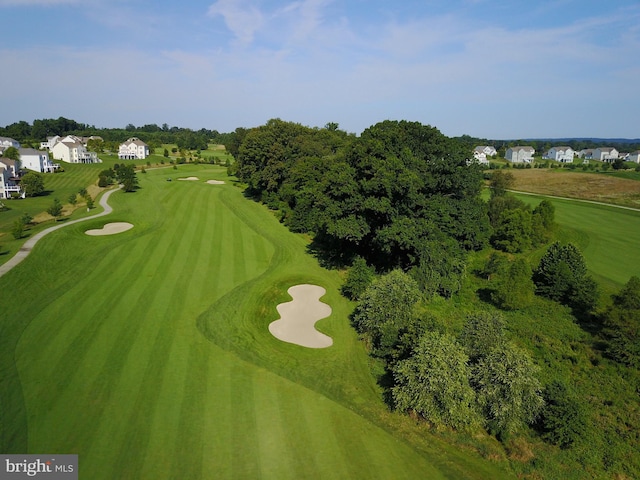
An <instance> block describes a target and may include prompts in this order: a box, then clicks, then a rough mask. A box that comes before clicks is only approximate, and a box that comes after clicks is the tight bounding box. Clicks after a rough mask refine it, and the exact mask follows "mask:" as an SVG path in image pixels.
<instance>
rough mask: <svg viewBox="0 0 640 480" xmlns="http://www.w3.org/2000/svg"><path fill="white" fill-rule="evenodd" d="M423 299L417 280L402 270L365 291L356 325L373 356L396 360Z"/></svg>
mask: <svg viewBox="0 0 640 480" xmlns="http://www.w3.org/2000/svg"><path fill="white" fill-rule="evenodd" d="M420 298H421V294H420V289H419V287H418V284H417V283H416V281H415V280H414V279H413V278H411V277H410V276H409V275H407V274H406V273H404V272H402V271H401V270H393V271H392V272H390V273H388V274H386V275H382V276H381V277H378V278H377V279H375V280H374V281H373V283H372V284H371V285H370V286H369V287H368V288H367V289H366V290H365V291H364V293H363V294H362V295H361V296H360V303H359V305H358V307H357V308H356V310H355V312H354V314H353V323H354V325H355V327H356V329H357V330H358V331H359V332H360V333H361V334H363V336H364V337H365V338H366V339H367V340H368V343H369V344H370V346H371V352H372V354H373V355H375V356H377V357H382V358H387V359H390V358H392V356H393V353H394V349H395V347H396V345H397V344H398V340H399V338H400V336H401V334H402V333H403V331H404V330H405V329H406V328H407V327H408V326H409V325H410V324H411V323H412V322H413V321H414V320H415V318H416V311H415V306H416V304H417V302H418V301H419V300H420Z"/></svg>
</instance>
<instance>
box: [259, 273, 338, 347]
mask: <svg viewBox="0 0 640 480" xmlns="http://www.w3.org/2000/svg"><path fill="white" fill-rule="evenodd" d="M287 292H288V293H289V295H291V298H293V300H292V301H290V302H287V303H281V304H280V305H278V306H277V307H276V308H277V310H278V313H279V314H280V319H278V320H276V321H275V322H271V324H269V331H270V332H271V334H272V335H273V336H274V337H276V338H277V339H279V340H282V341H283V342H288V343H295V344H296V345H301V346H303V347H309V348H326V347H330V346H331V345H333V339H332V338H331V337H329V336H328V335H325V334H324V333H320V332H319V331H317V330H316V328H315V323H316V322H317V321H318V320H322V319H323V318H326V317H328V316H329V315H331V307H330V306H329V305H327V304H326V303H322V302H321V301H320V297H322V296H323V295H324V294H325V293H326V290H325V289H324V288H322V287H319V286H317V285H308V284H304V285H295V286H293V287H291V288H290V289H289V290H287Z"/></svg>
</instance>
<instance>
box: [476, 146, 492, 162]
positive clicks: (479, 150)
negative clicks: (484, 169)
mask: <svg viewBox="0 0 640 480" xmlns="http://www.w3.org/2000/svg"><path fill="white" fill-rule="evenodd" d="M497 153H498V152H497V151H496V149H495V148H494V147H492V146H489V145H479V146H477V147H476V148H474V149H473V158H474V160H476V161H477V162H478V163H485V164H488V163H489V160H487V157H491V156H493V155H496V154H497Z"/></svg>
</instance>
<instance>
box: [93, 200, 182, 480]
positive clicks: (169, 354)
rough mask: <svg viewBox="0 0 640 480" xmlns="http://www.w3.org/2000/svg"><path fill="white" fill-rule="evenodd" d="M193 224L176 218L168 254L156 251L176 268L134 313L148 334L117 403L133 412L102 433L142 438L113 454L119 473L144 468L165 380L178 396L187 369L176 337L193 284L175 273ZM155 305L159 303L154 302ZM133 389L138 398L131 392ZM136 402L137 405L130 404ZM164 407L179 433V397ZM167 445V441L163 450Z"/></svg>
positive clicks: (168, 265)
mask: <svg viewBox="0 0 640 480" xmlns="http://www.w3.org/2000/svg"><path fill="white" fill-rule="evenodd" d="M187 200H188V198H182V199H181V201H187ZM187 227H188V221H186V219H185V220H183V221H180V222H175V223H174V224H173V231H172V232H171V237H170V240H169V241H168V242H166V243H165V249H166V254H165V255H164V257H159V258H158V257H156V259H155V260H156V263H157V266H158V268H160V267H164V268H167V269H168V272H170V273H168V274H166V275H162V276H160V275H157V276H156V277H155V282H154V283H153V288H152V290H153V291H152V292H149V295H148V296H147V297H145V298H144V300H145V301H144V302H143V303H140V305H141V312H140V316H139V317H138V315H137V314H134V315H132V316H131V317H130V320H131V321H138V322H141V323H142V324H143V327H144V328H143V330H142V332H141V333H142V334H143V335H142V337H141V340H140V342H138V344H137V345H136V348H135V350H134V353H135V362H131V364H130V365H129V369H128V370H129V372H130V373H129V374H128V375H126V372H125V375H122V376H121V378H120V380H121V381H120V384H119V385H118V389H117V390H118V391H120V392H121V395H122V397H123V398H122V399H121V400H119V401H116V405H120V409H119V413H118V415H121V416H124V417H125V418H129V422H124V424H123V425H116V427H117V429H116V430H115V431H111V432H106V433H105V434H104V435H101V438H112V437H116V438H118V437H124V438H128V437H129V436H130V435H131V436H133V438H134V439H136V443H132V444H128V447H129V448H123V449H122V450H121V451H120V452H119V454H118V456H117V458H116V459H113V460H114V465H116V466H115V467H114V472H113V473H114V474H115V472H117V471H132V472H139V471H141V469H142V467H143V462H144V461H145V458H144V455H141V452H144V451H145V449H144V448H142V449H141V448H140V447H144V446H145V445H146V443H147V442H149V437H150V432H151V429H152V425H151V421H152V420H153V418H154V409H155V408H156V407H157V404H158V402H159V401H160V396H161V395H160V394H161V387H162V383H163V381H167V380H168V381H170V382H171V384H172V385H173V387H174V389H172V392H171V394H172V397H173V398H174V401H175V397H176V395H175V392H176V390H178V385H179V382H181V381H182V380H181V379H182V377H181V375H175V374H173V373H172V371H173V370H176V369H177V370H181V367H178V366H176V363H180V362H181V361H182V357H183V356H182V350H181V349H180V348H178V347H176V343H178V342H180V341H181V335H180V330H181V327H182V325H181V323H180V319H181V317H180V316H179V315H177V313H179V312H181V311H182V310H183V309H184V305H185V303H186V301H187V300H186V293H187V289H186V288H185V286H184V285H180V284H176V282H174V281H173V279H175V277H176V276H177V275H178V272H180V271H181V270H182V269H183V268H184V260H183V258H182V255H179V254H178V252H184V251H185V250H186V248H185V246H186V245H185V242H186V240H185V239H186V238H188V237H185V235H184V232H185V229H186V228H187ZM181 247H182V249H181ZM156 282H157V283H156ZM147 302H148V303H147ZM149 305H152V306H153V307H152V308H149ZM145 312H146V313H145ZM145 339H152V348H149V341H148V340H147V341H145ZM175 350H178V353H175ZM140 373H141V374H142V376H140ZM132 391H133V393H134V396H133V398H132V395H131V394H130V392H132ZM114 400H115V399H114ZM130 405H134V406H135V407H129V408H127V406H130ZM140 407H142V409H143V410H142V411H140ZM162 410H163V411H164V412H165V415H163V417H162V421H163V432H164V433H163V435H170V434H171V433H175V428H174V429H173V430H174V431H173V432H172V431H171V428H170V427H171V425H170V424H169V422H167V421H166V420H167V419H169V418H171V417H175V416H176V415H175V410H176V409H175V407H174V405H173V403H172V404H169V405H167V404H164V405H163V408H162ZM127 412H128V413H127ZM169 414H171V415H169ZM127 415H128V417H127ZM108 427H109V426H107V428H108ZM171 438H173V437H171ZM101 443H104V442H101ZM136 445H137V447H136ZM134 447H135V448H134ZM111 450H113V449H112V447H110V446H109V444H108V442H107V443H106V444H105V445H104V446H103V448H99V449H98V450H97V451H96V454H95V455H96V458H103V457H104V456H105V451H111ZM166 450H167V448H166V446H165V448H163V449H162V450H160V451H166ZM106 478H108V477H106ZM131 478H135V477H131Z"/></svg>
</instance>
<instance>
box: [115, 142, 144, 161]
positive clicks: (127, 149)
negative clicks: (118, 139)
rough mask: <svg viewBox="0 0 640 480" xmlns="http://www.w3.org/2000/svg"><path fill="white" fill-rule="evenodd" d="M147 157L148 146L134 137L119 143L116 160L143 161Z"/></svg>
mask: <svg viewBox="0 0 640 480" xmlns="http://www.w3.org/2000/svg"><path fill="white" fill-rule="evenodd" d="M148 156H149V146H148V145H147V144H146V143H144V142H143V141H142V140H140V139H139V138H136V137H132V138H130V139H128V140H127V141H126V142H124V143H121V144H120V147H119V148H118V158H119V159H121V160H135V159H137V160H144V159H145V158H147V157H148Z"/></svg>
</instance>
